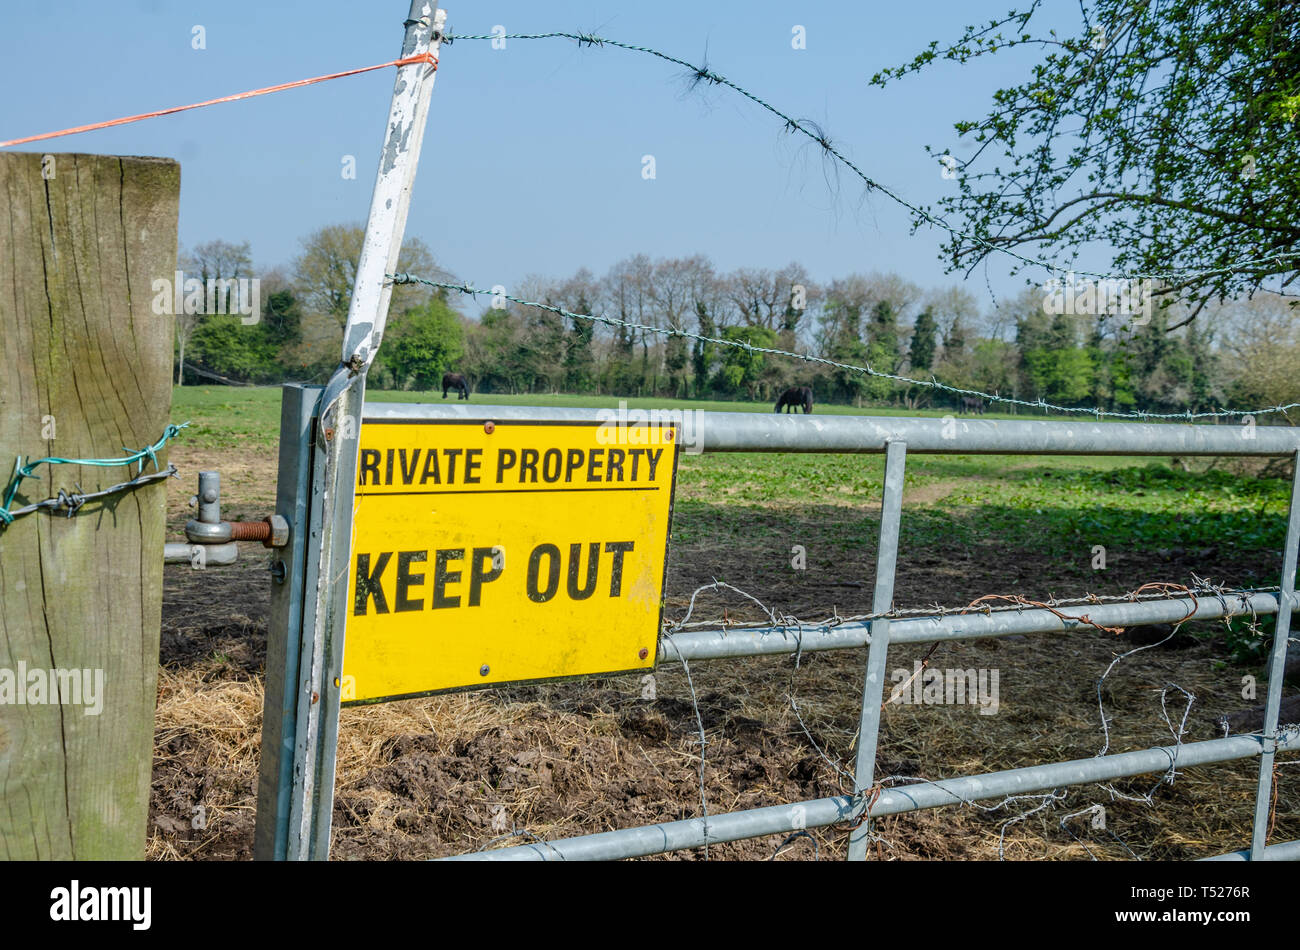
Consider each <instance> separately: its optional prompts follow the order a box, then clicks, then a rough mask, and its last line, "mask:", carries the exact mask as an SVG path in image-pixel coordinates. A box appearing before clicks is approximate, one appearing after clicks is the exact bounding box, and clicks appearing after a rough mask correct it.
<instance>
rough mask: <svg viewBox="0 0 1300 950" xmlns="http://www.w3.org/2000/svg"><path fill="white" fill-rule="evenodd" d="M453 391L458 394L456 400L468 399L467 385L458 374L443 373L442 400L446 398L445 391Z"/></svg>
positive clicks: (463, 378)
mask: <svg viewBox="0 0 1300 950" xmlns="http://www.w3.org/2000/svg"><path fill="white" fill-rule="evenodd" d="M449 389H454V390H456V392H457V393H458V395H457V396H456V398H457V399H469V383H468V382H466V381H465V377H464V376H462V375H461V374H460V373H443V374H442V398H443V399H446V398H447V390H449Z"/></svg>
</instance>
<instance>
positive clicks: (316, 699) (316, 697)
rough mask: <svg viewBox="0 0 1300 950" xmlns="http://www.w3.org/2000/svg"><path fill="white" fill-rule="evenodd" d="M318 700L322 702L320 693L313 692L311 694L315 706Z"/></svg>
mask: <svg viewBox="0 0 1300 950" xmlns="http://www.w3.org/2000/svg"><path fill="white" fill-rule="evenodd" d="M318 702H320V693H317V692H313V693H312V694H311V704H312V705H313V706H315V705H316V704H317V703H318Z"/></svg>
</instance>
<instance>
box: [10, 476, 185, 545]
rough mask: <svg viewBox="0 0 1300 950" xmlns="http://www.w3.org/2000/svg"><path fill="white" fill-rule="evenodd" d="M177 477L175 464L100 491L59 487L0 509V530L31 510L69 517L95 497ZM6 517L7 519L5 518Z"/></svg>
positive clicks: (104, 496) (102, 496)
mask: <svg viewBox="0 0 1300 950" xmlns="http://www.w3.org/2000/svg"><path fill="white" fill-rule="evenodd" d="M179 477H180V475H179V474H178V473H177V470H176V466H175V465H168V466H167V468H165V469H164V470H163V471H161V472H150V473H149V474H148V475H137V476H136V477H135V478H133V479H131V480H130V481H126V482H119V483H118V484H116V485H111V486H109V487H108V488H105V489H102V490H101V491H93V492H85V493H83V492H82V491H81V490H80V486H77V488H78V490H77V491H75V492H70V491H64V490H63V489H62V488H60V489H59V493H58V494H57V495H55V496H54V497H53V498H46V499H45V500H44V501H38V502H36V503H34V504H31V505H24V506H22V507H21V508H14V509H13V510H11V511H0V530H3V529H4V528H6V527H8V526H9V525H10V524H12V523H13V520H14V519H15V518H20V517H22V516H23V515H30V514H31V513H32V512H34V511H41V510H42V509H45V510H48V511H66V512H67V517H69V518H71V517H72V516H73V515H75V514H76V513H77V512H78V511H79V510H81V506H82V505H84V504H86V503H87V502H90V501H94V500H95V499H97V498H107V497H108V496H109V495H116V494H119V493H121V492H125V491H132V490H134V489H136V488H140V487H141V486H143V485H148V484H150V483H152V482H160V481H163V480H164V479H168V478H179ZM6 517H7V519H8V520H5V519H6Z"/></svg>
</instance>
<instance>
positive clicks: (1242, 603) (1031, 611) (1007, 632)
mask: <svg viewBox="0 0 1300 950" xmlns="http://www.w3.org/2000/svg"><path fill="white" fill-rule="evenodd" d="M1057 610H1058V611H1059V612H1060V613H1062V614H1065V615H1066V616H1067V617H1081V616H1087V617H1088V618H1089V619H1090V620H1091V621H1092V622H1093V623H1096V624H1100V625H1101V626H1103V627H1132V626H1138V625H1140V624H1152V623H1179V622H1182V621H1185V620H1219V619H1221V618H1223V617H1241V616H1249V615H1251V614H1275V613H1277V611H1278V595H1277V594H1276V593H1274V592H1263V593H1255V594H1244V595H1242V596H1239V597H1218V596H1215V595H1207V596H1204V597H1198V598H1197V599H1196V600H1192V599H1191V598H1186V597H1181V598H1178V599H1174V600H1149V601H1136V602H1131V603H1114V604H1096V605H1093V604H1088V605H1084V606H1074V607H1058V608H1057ZM1080 629H1085V626H1084V625H1083V624H1080V623H1077V622H1067V621H1066V620H1063V619H1061V618H1060V617H1058V616H1057V615H1056V613H1053V612H1052V611H1051V610H1043V609H1041V608H1033V607H1026V608H1025V609H1023V610H1000V611H991V612H989V613H987V614H985V613H969V614H949V615H947V616H944V617H902V618H899V617H895V618H893V620H892V621H891V623H890V632H889V642H890V644H891V645H898V644H900V643H933V642H934V641H936V640H971V639H979V638H982V637H1009V636H1017V635H1027V634H1038V633H1071V632H1073V631H1076V630H1080ZM870 642H871V621H851V622H848V623H840V624H835V625H834V626H832V625H829V624H805V625H804V626H802V627H731V628H729V629H723V630H685V631H681V632H678V633H674V634H673V635H672V637H671V638H669V637H665V638H663V639H662V640H660V641H659V659H660V661H661V662H669V661H673V660H681V659H682V658H683V657H684V658H685V659H686V660H688V661H691V660H719V659H728V658H732V657H745V656H788V655H790V654H793V653H794V652H795V651H796V650H798V651H801V652H803V653H813V652H816V651H818V650H852V649H856V648H859V647H864V646H866V645H867V644H868V643H870Z"/></svg>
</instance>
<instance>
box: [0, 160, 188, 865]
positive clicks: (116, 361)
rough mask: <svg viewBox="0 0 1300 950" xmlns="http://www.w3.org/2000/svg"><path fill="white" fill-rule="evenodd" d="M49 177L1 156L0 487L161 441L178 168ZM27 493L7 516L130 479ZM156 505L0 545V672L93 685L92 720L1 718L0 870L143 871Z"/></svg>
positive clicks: (32, 709) (33, 712) (112, 503)
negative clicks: (99, 685) (51, 672)
mask: <svg viewBox="0 0 1300 950" xmlns="http://www.w3.org/2000/svg"><path fill="white" fill-rule="evenodd" d="M51 158H52V159H53V166H52V168H51V166H50V164H49V160H48V159H47V160H46V161H45V162H43V161H42V156H41V155H40V154H21V153H20V154H14V153H3V154H0V198H2V199H3V201H4V207H5V211H4V212H3V215H4V218H5V220H4V221H0V343H2V344H3V356H4V362H3V366H0V468H3V472H0V479H5V478H7V477H8V476H9V475H10V474H11V472H12V466H13V461H14V457H15V456H17V455H22V456H24V457H27V458H39V457H42V456H46V455H54V456H65V457H70V458H75V457H81V458H87V457H106V456H118V455H122V454H125V453H124V452H123V451H122V449H123V448H124V447H127V448H129V449H130V450H132V451H133V450H135V449H138V448H140V447H142V446H145V445H148V444H150V443H152V442H154V441H155V440H156V439H157V438H158V437H159V435H160V434H161V433H162V431H163V429H164V428H165V427H166V425H167V423H168V422H169V421H170V420H169V418H168V416H169V413H170V410H171V387H170V376H171V366H172V317H171V316H170V315H169V314H156V313H154V312H153V309H152V302H153V297H154V294H153V293H152V292H151V284H152V282H153V281H154V280H155V279H158V278H167V279H168V280H170V279H171V278H172V276H173V273H174V271H175V264H176V225H177V213H178V203H179V197H180V167H179V165H177V164H176V163H175V162H173V161H170V160H165V159H153V158H118V157H114V156H101V155H73V154H59V155H54V156H51ZM43 169H45V170H47V172H48V171H51V170H52V171H53V177H44V176H43V175H42V170H43ZM50 436H52V437H50ZM159 461H160V463H162V465H163V466H164V467H165V465H166V452H165V451H164V452H163V453H160V456H159ZM38 474H40V476H41V479H40V481H36V480H34V479H29V480H27V481H25V482H24V483H23V487H22V490H21V492H20V494H19V498H18V499H17V500H16V502H15V503H16V504H22V503H24V502H31V501H39V500H41V499H44V498H47V497H50V496H51V495H53V494H55V493H56V492H57V490H58V489H59V488H67V489H74V488H77V487H78V486H79V487H80V488H81V489H82V490H84V491H94V490H97V489H100V488H105V487H107V486H109V485H113V484H116V483H117V482H120V481H123V480H125V478H127V477H129V475H128V473H127V469H125V468H93V467H89V466H71V465H61V466H55V467H53V468H47V467H45V466H42V467H41V469H39V470H38ZM131 474H134V470H132V472H131ZM165 496H166V489H165V486H164V485H162V484H154V485H149V486H147V487H145V488H142V489H139V490H137V491H134V492H130V493H125V494H122V495H118V496H114V497H110V498H106V499H103V500H101V501H98V502H92V503H89V504H87V505H86V506H85V507H84V508H83V509H82V511H81V512H80V513H79V514H78V515H77V516H76V517H75V518H71V519H69V518H64V517H62V516H51V515H49V514H47V513H45V512H37V513H35V514H32V515H28V516H26V517H23V518H20V519H18V520H17V521H15V522H14V523H13V524H12V525H10V526H9V527H8V528H3V529H0V603H2V609H0V671H3V670H10V671H16V669H17V667H18V664H19V663H20V662H21V663H25V664H26V666H27V668H28V669H32V668H41V669H47V670H48V669H51V668H56V669H59V668H61V669H77V670H82V669H86V670H91V671H94V670H102V671H103V697H102V712H100V714H98V715H87V714H86V712H87V709H88V707H87V706H86V705H85V704H84V702H83V704H82V705H72V704H70V703H47V704H44V705H30V704H23V705H18V704H15V703H3V704H0V859H24V858H40V859H108V858H140V857H142V856H143V852H144V843H145V836H146V828H145V825H146V819H147V811H148V801H149V776H150V765H151V759H152V739H153V713H154V704H155V694H156V688H157V667H158V638H159V625H160V620H161V609H162V546H163V534H164V529H165V518H166V511H165ZM92 682H93V673H92ZM84 698H85V697H83V700H84Z"/></svg>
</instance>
